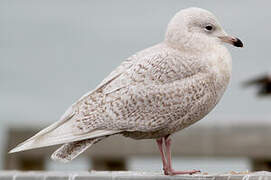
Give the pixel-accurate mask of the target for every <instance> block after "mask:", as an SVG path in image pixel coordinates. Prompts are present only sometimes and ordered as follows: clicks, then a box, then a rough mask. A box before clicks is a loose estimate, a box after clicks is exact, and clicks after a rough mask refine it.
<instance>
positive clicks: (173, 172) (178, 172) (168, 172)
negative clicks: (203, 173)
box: [164, 169, 200, 176]
mask: <svg viewBox="0 0 271 180" xmlns="http://www.w3.org/2000/svg"><path fill="white" fill-rule="evenodd" d="M164 173H165V175H170V176H174V175H178V174H190V175H192V174H195V173H200V170H191V171H175V170H173V169H171V170H170V171H167V172H165V171H164Z"/></svg>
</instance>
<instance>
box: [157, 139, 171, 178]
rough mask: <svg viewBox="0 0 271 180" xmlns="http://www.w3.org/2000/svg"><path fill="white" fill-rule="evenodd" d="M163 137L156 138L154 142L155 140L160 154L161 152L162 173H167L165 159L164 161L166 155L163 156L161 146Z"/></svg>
mask: <svg viewBox="0 0 271 180" xmlns="http://www.w3.org/2000/svg"><path fill="white" fill-rule="evenodd" d="M163 139H164V138H160V139H156V142H157V145H158V148H159V151H160V154H161V158H162V162H163V170H164V174H165V175H168V170H167V161H166V157H165V153H164V148H163Z"/></svg>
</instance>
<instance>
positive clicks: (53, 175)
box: [0, 171, 271, 180]
mask: <svg viewBox="0 0 271 180" xmlns="http://www.w3.org/2000/svg"><path fill="white" fill-rule="evenodd" d="M137 179H140V180H145V179H146V180H163V179H165V180H271V172H266V171H259V172H254V173H228V174H206V173H204V174H194V175H178V176H164V175H162V173H158V172H135V171H112V172H108V171H91V172H53V171H51V172H43V171H33V172H21V171H0V180H137Z"/></svg>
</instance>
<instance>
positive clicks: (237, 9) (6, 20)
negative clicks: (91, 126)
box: [0, 0, 271, 172]
mask: <svg viewBox="0 0 271 180" xmlns="http://www.w3.org/2000/svg"><path fill="white" fill-rule="evenodd" d="M270 5H271V2H270V1H253V0H250V1H249V0H246V1H244V0H243V1H234V0H229V1H223V2H222V1H211V0H205V1H195V0H190V1H180V0H170V1H164V0H149V1H131V0H128V1H127V0H115V1H113V0H111V1H109V0H46V1H45V0H43V1H41V0H24V1H21V0H0V153H1V156H0V169H20V170H90V169H95V170H144V171H147V170H152V171H160V170H162V163H161V160H160V156H159V153H158V149H157V147H156V143H155V141H154V140H142V141H135V140H131V139H125V138H123V137H120V136H115V137H112V138H108V139H106V140H105V141H103V142H100V143H99V144H97V145H95V146H93V147H92V148H91V149H89V150H88V151H87V152H85V153H84V154H83V155H81V156H80V157H79V158H77V159H76V160H74V161H72V162H71V163H68V164H61V163H56V162H53V161H51V160H50V154H51V153H52V152H53V151H54V150H55V149H56V148H57V147H50V148H43V149H38V150H31V151H27V152H21V153H17V154H7V152H8V150H10V149H11V147H14V146H15V145H16V144H18V143H19V142H21V141H23V140H25V139H27V138H29V137H30V136H32V135H33V134H34V133H36V132H38V131H39V130H40V129H41V128H44V127H46V126H48V125H49V124H51V123H53V122H55V121H57V120H58V118H59V117H60V116H61V115H62V113H63V112H64V111H65V110H66V108H67V107H69V106H70V105H71V104H72V103H73V102H74V101H76V100H77V99H78V98H80V97H81V96H82V95H83V94H85V93H86V92H88V91H89V90H91V89H93V88H95V86H96V85H98V84H99V83H100V82H101V80H102V79H103V78H104V77H105V76H106V75H108V74H109V73H110V72H111V71H112V70H113V69H114V68H115V67H116V66H118V65H119V64H120V63H121V62H122V61H123V60H124V59H125V58H126V57H128V56H130V55H132V54H134V53H135V52H137V51H139V50H142V49H144V48H146V47H149V46H151V45H154V44H156V43H158V42H160V41H162V40H163V38H164V33H165V30H166V26H167V23H168V22H169V20H170V19H171V17H172V16H173V15H174V14H175V13H176V12H178V11H179V10H180V9H183V8H187V7H191V6H196V7H201V8H205V9H207V10H210V11H212V12H213V13H214V14H215V15H216V16H217V17H218V19H219V20H220V22H221V24H222V25H223V27H224V29H225V30H226V31H227V32H228V34H231V35H234V36H236V37H239V38H240V39H241V40H242V41H243V43H244V46H245V47H244V48H243V49H240V48H234V47H229V50H230V52H231V54H232V57H233V73H232V74H233V77H232V80H231V83H230V86H229V88H228V90H227V91H226V94H225V95H224V97H223V98H222V100H221V102H220V103H219V104H218V106H217V107H216V108H215V109H214V110H213V111H212V112H211V113H210V114H209V115H208V116H207V117H206V118H204V119H203V120H201V121H200V122H198V123H197V124H196V125H194V126H192V127H189V128H187V129H185V130H184V131H181V132H179V133H177V134H176V135H174V137H173V161H174V162H173V163H174V166H175V169H177V170H181V169H201V170H202V171H203V172H228V171H246V170H249V171H253V170H271V140H270V137H271V116H270V115H271V111H270V105H271V99H270V97H269V96H268V93H269V92H270V89H271V88H270V77H269V76H268V72H269V69H270V68H271V63H270V60H271V57H270V56H271V55H270V42H271V35H270V28H271V22H270V21H269V19H271V12H270ZM254 84H255V85H257V86H255V87H252V88H250V87H247V86H249V85H254ZM259 95H260V96H259Z"/></svg>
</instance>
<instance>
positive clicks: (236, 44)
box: [233, 38, 243, 47]
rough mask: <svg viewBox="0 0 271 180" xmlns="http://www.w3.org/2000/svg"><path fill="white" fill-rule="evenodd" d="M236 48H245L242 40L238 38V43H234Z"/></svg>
mask: <svg viewBox="0 0 271 180" xmlns="http://www.w3.org/2000/svg"><path fill="white" fill-rule="evenodd" d="M233 45H234V46H236V47H243V43H242V41H241V40H240V39H238V38H236V41H235V42H234V43H233Z"/></svg>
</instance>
